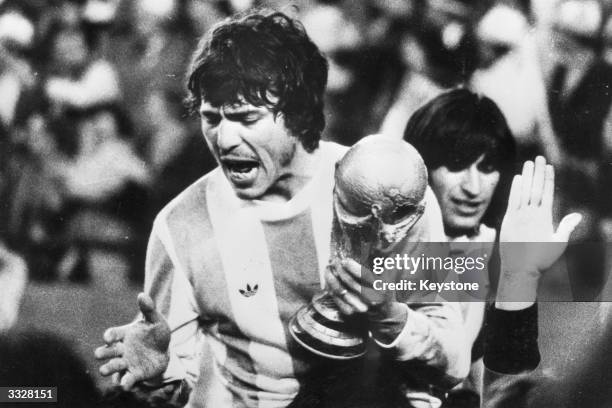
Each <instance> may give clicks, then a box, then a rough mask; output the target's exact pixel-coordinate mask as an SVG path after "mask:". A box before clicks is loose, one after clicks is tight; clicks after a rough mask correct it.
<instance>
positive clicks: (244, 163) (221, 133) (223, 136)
mask: <svg viewBox="0 0 612 408" xmlns="http://www.w3.org/2000/svg"><path fill="white" fill-rule="evenodd" d="M200 117H201V125H202V133H203V134H204V138H205V139H206V143H207V144H208V147H209V149H210V150H211V152H212V153H213V155H214V156H215V158H216V159H217V161H218V162H219V164H220V166H221V168H222V169H223V172H224V173H225V176H226V177H227V179H228V180H229V182H230V184H231V185H232V187H233V188H234V191H235V192H236V194H237V195H238V197H240V198H242V199H259V200H266V199H267V198H270V197H271V195H272V194H273V193H274V187H276V186H277V184H278V183H279V182H282V180H283V178H284V177H287V176H290V175H291V173H292V170H293V169H292V168H291V166H292V164H293V163H292V161H293V158H294V155H295V151H296V148H297V145H298V143H299V141H298V139H297V138H295V137H293V136H292V135H290V134H289V131H288V130H287V128H286V127H285V122H284V119H283V117H282V115H277V116H276V118H275V116H274V114H273V113H272V111H271V110H270V109H269V108H267V107H261V106H253V105H251V104H248V103H242V104H239V105H225V106H223V107H221V108H219V107H214V106H212V105H211V104H209V103H208V102H206V101H202V104H201V106H200Z"/></svg>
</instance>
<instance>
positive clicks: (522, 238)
mask: <svg viewBox="0 0 612 408" xmlns="http://www.w3.org/2000/svg"><path fill="white" fill-rule="evenodd" d="M554 190H555V172H554V169H553V167H552V166H551V165H550V164H546V159H544V157H542V156H538V157H537V158H536V160H535V163H534V162H532V161H527V162H525V164H524V165H523V172H522V174H521V175H516V176H514V179H513V180H512V187H511V190H510V197H509V199H508V209H507V210H506V214H505V216H504V220H503V222H502V227H501V231H500V256H501V263H502V276H501V277H500V289H499V290H498V299H499V298H500V296H501V297H502V298H505V299H504V300H506V301H510V300H511V299H513V298H514V299H515V300H524V299H522V298H520V297H521V295H523V294H524V295H525V296H526V297H527V296H529V297H535V291H536V289H537V283H538V279H539V276H540V272H541V271H543V270H545V269H547V268H549V267H550V266H551V265H552V264H553V263H555V261H557V259H558V258H559V257H560V256H561V254H563V252H564V251H565V248H566V247H567V241H568V240H569V237H570V235H571V233H572V231H573V230H574V229H575V228H576V226H577V225H578V224H579V223H580V221H581V219H582V216H581V215H580V214H578V213H572V214H569V215H567V216H565V217H564V218H563V219H562V220H561V222H560V223H559V226H558V228H557V230H556V231H555V229H554V227H553V216H552V209H553V196H554ZM500 292H502V293H500ZM529 300H535V298H534V299H529Z"/></svg>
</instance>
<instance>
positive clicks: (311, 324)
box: [289, 296, 368, 360]
mask: <svg viewBox="0 0 612 408" xmlns="http://www.w3.org/2000/svg"><path fill="white" fill-rule="evenodd" d="M325 298H326V296H324V297H323V298H322V299H321V298H320V300H323V299H325ZM318 300H319V299H316V298H315V301H314V302H312V303H310V304H309V305H308V306H305V307H303V308H301V309H300V310H298V312H297V313H296V314H295V315H294V316H293V318H292V319H291V321H290V322H289V332H290V333H291V336H292V337H293V338H294V339H295V341H296V342H298V344H300V345H301V346H302V347H304V348H305V349H307V350H310V351H311V352H312V353H314V354H317V355H319V356H322V357H326V358H330V359H334V360H351V359H354V358H359V357H361V356H363V355H364V354H365V353H366V348H367V338H368V335H367V331H366V330H355V331H350V329H351V326H350V325H348V324H347V323H346V322H344V321H341V320H335V319H334V320H332V319H329V318H328V317H327V316H326V315H329V314H328V313H325V314H323V313H320V311H319V310H318V309H321V306H322V304H323V303H324V302H321V301H318ZM326 300H327V299H326ZM324 307H325V306H324ZM336 313H337V312H336ZM347 329H349V330H348V331H347Z"/></svg>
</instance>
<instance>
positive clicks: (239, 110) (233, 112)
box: [223, 106, 262, 116]
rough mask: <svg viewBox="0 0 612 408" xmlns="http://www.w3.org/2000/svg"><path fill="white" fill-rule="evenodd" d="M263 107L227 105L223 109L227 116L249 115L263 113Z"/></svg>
mask: <svg viewBox="0 0 612 408" xmlns="http://www.w3.org/2000/svg"><path fill="white" fill-rule="evenodd" d="M261 112H262V109H261V108H258V107H256V106H238V107H227V108H224V109H223V114H224V115H226V116H237V115H248V114H250V113H261Z"/></svg>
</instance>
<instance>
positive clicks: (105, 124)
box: [79, 111, 119, 154]
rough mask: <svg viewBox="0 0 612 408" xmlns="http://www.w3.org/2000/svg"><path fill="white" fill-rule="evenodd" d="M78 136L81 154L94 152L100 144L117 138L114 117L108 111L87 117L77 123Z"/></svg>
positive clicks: (117, 133)
mask: <svg viewBox="0 0 612 408" xmlns="http://www.w3.org/2000/svg"><path fill="white" fill-rule="evenodd" d="M79 136H80V140H81V146H80V151H81V153H83V154H88V153H92V152H94V151H95V150H96V149H97V148H98V147H99V146H100V145H101V144H103V143H105V142H107V141H111V140H115V139H117V138H118V137H119V130H118V127H117V121H116V119H115V116H114V115H113V114H112V113H111V112H108V111H100V112H98V113H95V114H93V115H91V116H88V117H87V118H85V119H83V120H82V121H81V122H80V123H79Z"/></svg>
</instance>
